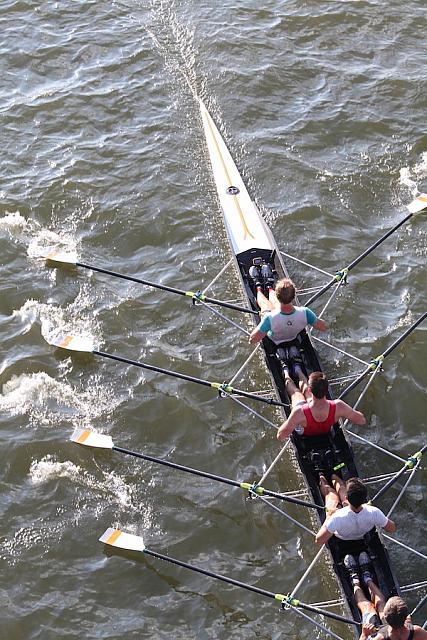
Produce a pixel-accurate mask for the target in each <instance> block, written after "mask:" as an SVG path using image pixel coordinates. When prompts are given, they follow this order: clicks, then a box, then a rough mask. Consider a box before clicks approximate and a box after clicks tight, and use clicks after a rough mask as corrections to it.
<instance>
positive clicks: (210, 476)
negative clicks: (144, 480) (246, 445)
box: [113, 445, 240, 487]
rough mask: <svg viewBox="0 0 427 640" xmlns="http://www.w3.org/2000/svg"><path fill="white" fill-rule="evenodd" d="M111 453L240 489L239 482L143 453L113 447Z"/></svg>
mask: <svg viewBox="0 0 427 640" xmlns="http://www.w3.org/2000/svg"><path fill="white" fill-rule="evenodd" d="M113 451H118V452H119V453H124V454H126V455H128V456H134V457H135V458H142V460H148V462H155V463H156V464H161V465H163V466H164V467H169V468H170V469H177V470H178V471H185V472H186V473H191V474H193V475H194V476H200V477H201V478H208V479H209V480H215V481H217V482H222V483H224V484H228V485H230V486H232V487H240V482H237V481H236V480H229V479H228V478H223V477H222V476H217V475H215V474H214V473H208V472H207V471H199V470H198V469H192V468H191V467H186V466H185V465H182V464H177V463H176V462H171V461H169V460H163V459H162V458H156V457H154V456H150V455H147V454H145V453H138V452H136V451H130V450H129V449H123V448H122V447H116V445H114V446H113Z"/></svg>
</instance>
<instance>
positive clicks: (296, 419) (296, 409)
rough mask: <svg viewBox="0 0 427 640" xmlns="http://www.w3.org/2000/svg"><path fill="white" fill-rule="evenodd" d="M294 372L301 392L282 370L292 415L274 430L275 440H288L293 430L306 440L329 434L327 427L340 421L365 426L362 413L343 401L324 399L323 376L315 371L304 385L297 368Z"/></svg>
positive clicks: (302, 376)
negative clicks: (306, 437)
mask: <svg viewBox="0 0 427 640" xmlns="http://www.w3.org/2000/svg"><path fill="white" fill-rule="evenodd" d="M294 371H295V373H296V375H298V379H299V381H300V385H301V389H298V387H297V386H296V384H295V382H294V381H293V380H292V378H291V376H290V374H289V371H288V370H287V369H284V370H283V372H284V377H285V385H286V391H287V392H288V395H289V397H290V399H291V403H292V411H291V413H290V415H289V417H288V419H287V420H285V422H284V423H283V424H281V425H280V427H279V429H278V432H277V439H278V440H284V439H285V438H287V437H289V436H290V435H291V433H292V432H293V431H294V430H295V431H296V433H298V434H300V435H304V436H308V437H310V436H317V435H321V434H325V433H329V430H330V429H331V427H332V426H333V425H334V424H335V422H337V421H338V420H339V419H340V418H343V419H347V420H350V422H354V423H355V424H361V425H362V424H366V419H365V416H364V415H363V413H361V412H360V411H355V410H354V409H352V407H350V406H349V405H348V404H347V403H346V402H344V401H343V400H328V399H327V397H326V396H327V393H328V381H327V379H326V377H325V374H324V373H322V372H321V371H315V372H313V373H311V374H310V376H309V378H308V381H307V379H306V378H305V376H304V374H303V373H302V370H301V367H300V366H298V365H296V366H294ZM316 418H323V420H318V419H317V420H316Z"/></svg>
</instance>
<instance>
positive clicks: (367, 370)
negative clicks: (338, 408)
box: [338, 369, 371, 400]
mask: <svg viewBox="0 0 427 640" xmlns="http://www.w3.org/2000/svg"><path fill="white" fill-rule="evenodd" d="M370 371H371V369H365V371H362V373H361V374H360V376H358V377H357V378H356V380H353V382H352V383H351V384H349V385H348V387H347V388H346V389H344V391H343V392H342V393H341V395H339V396H338V398H339V400H342V399H343V398H345V396H346V395H348V394H349V393H350V391H353V389H354V388H355V387H357V385H358V384H360V383H361V382H362V380H363V379H364V378H366V376H367V375H368V373H369V372H370Z"/></svg>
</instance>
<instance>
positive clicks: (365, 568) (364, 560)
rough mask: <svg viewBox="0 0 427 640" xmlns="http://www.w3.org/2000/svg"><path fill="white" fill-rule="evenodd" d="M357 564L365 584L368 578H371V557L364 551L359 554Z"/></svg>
mask: <svg viewBox="0 0 427 640" xmlns="http://www.w3.org/2000/svg"><path fill="white" fill-rule="evenodd" d="M359 566H360V570H361V572H362V579H363V582H364V583H365V584H366V585H367V584H368V582H369V580H373V576H372V571H371V570H372V565H371V558H370V557H369V554H368V553H366V551H362V553H360V554H359Z"/></svg>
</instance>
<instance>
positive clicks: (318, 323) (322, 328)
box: [313, 318, 329, 331]
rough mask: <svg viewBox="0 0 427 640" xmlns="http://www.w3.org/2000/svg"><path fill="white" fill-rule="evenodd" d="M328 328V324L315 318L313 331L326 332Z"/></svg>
mask: <svg viewBox="0 0 427 640" xmlns="http://www.w3.org/2000/svg"><path fill="white" fill-rule="evenodd" d="M328 327H329V325H328V323H327V322H326V321H325V320H323V319H322V318H317V320H316V322H315V323H314V325H313V329H318V330H319V331H326V330H327V329H328Z"/></svg>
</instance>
